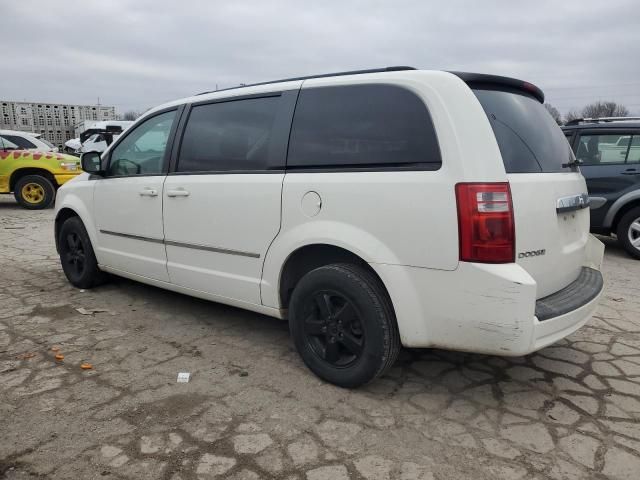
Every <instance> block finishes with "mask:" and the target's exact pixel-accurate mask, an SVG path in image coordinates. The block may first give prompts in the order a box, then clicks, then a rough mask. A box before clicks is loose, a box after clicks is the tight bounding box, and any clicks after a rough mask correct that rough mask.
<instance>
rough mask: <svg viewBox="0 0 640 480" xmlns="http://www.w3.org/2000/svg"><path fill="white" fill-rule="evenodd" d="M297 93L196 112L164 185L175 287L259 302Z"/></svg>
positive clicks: (211, 105)
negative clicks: (265, 256) (265, 258)
mask: <svg viewBox="0 0 640 480" xmlns="http://www.w3.org/2000/svg"><path fill="white" fill-rule="evenodd" d="M296 97H297V90H295V91H286V92H275V93H267V94H264V95H255V96H251V97H248V98H247V97H245V98H227V99H223V100H217V101H209V102H208V103H200V104H195V105H193V106H192V107H191V110H190V112H189V113H188V117H187V120H186V124H185V127H184V134H183V137H182V142H181V145H180V149H179V154H178V156H177V159H176V162H175V163H176V164H175V165H174V167H173V169H172V170H173V171H172V172H171V173H170V174H169V176H168V177H167V180H166V182H165V186H164V233H165V243H166V249H167V259H168V264H167V265H168V270H169V276H170V278H171V282H172V283H175V284H177V285H180V286H182V287H187V288H191V289H194V290H198V291H201V292H206V293H209V294H212V295H216V296H218V297H225V298H229V299H234V300H239V301H243V302H249V303H254V304H259V303H260V280H261V276H262V264H263V262H264V255H265V253H266V251H267V249H268V248H269V245H270V244H271V242H272V240H273V239H274V238H275V236H276V235H277V234H278V231H279V230H280V210H281V194H282V181H283V179H284V166H285V157H286V152H287V140H288V136H289V129H290V126H291V118H292V115H293V108H294V106H295V100H296Z"/></svg>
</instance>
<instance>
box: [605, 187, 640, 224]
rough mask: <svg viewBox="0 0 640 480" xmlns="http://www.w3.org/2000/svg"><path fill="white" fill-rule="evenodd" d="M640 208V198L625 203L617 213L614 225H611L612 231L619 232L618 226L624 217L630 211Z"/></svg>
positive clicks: (613, 221)
mask: <svg viewBox="0 0 640 480" xmlns="http://www.w3.org/2000/svg"><path fill="white" fill-rule="evenodd" d="M637 207H640V196H638V197H637V198H635V199H633V200H630V201H629V202H627V203H625V204H624V205H622V206H621V207H620V208H619V209H618V211H617V212H616V213H615V215H614V217H613V220H612V223H611V231H613V232H617V230H618V224H619V223H620V220H621V219H622V217H623V216H624V215H625V214H626V213H627V212H628V211H629V210H633V209H634V208H637Z"/></svg>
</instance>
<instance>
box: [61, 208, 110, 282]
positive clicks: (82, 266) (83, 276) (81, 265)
mask: <svg viewBox="0 0 640 480" xmlns="http://www.w3.org/2000/svg"><path fill="white" fill-rule="evenodd" d="M58 249H59V251H60V263H61V264H62V270H63V271H64V274H65V275H66V277H67V280H69V282H70V283H71V284H72V285H73V286H75V287H77V288H92V287H95V286H98V285H100V284H101V283H103V282H104V281H105V279H106V274H105V273H104V272H102V271H101V270H100V269H99V268H98V261H97V260H96V256H95V253H94V252H93V247H92V246H91V240H89V234H87V230H86V229H85V228H84V224H83V223H82V220H80V218H79V217H71V218H68V219H67V220H65V222H64V223H63V224H62V227H60V234H59V237H58Z"/></svg>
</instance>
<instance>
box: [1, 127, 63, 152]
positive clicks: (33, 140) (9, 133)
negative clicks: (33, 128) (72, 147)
mask: <svg viewBox="0 0 640 480" xmlns="http://www.w3.org/2000/svg"><path fill="white" fill-rule="evenodd" d="M0 137H1V138H3V139H4V140H6V141H7V142H11V143H14V144H16V145H17V146H18V147H19V148H21V149H22V150H33V151H38V152H57V151H58V147H56V146H55V145H53V144H52V143H51V142H49V141H48V140H46V139H44V138H42V135H41V134H39V133H31V132H21V131H19V130H0Z"/></svg>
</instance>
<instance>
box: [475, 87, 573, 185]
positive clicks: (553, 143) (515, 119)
mask: <svg viewBox="0 0 640 480" xmlns="http://www.w3.org/2000/svg"><path fill="white" fill-rule="evenodd" d="M473 92H474V93H475V95H476V97H477V98H478V100H479V101H480V104H481V105H482V108H483V109H484V111H485V113H486V114H487V117H489V122H490V123H491V128H493V133H494V134H495V136H496V140H497V141H498V146H499V147H500V153H501V154H502V160H503V162H504V168H505V170H506V171H507V173H540V172H567V171H571V168H570V167H568V166H566V164H568V163H571V162H572V161H573V156H572V153H571V149H570V147H569V144H568V143H567V140H566V138H565V136H564V134H563V133H562V130H561V129H560V127H559V126H558V125H557V124H556V122H555V120H553V118H552V117H551V115H549V113H548V112H547V109H546V108H545V107H544V105H542V104H541V103H540V102H539V101H537V100H536V99H535V98H533V97H532V96H530V95H528V94H526V93H524V92H520V91H518V90H508V89H503V88H501V89H499V90H498V89H495V88H491V87H482V88H473ZM563 165H565V166H563Z"/></svg>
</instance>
